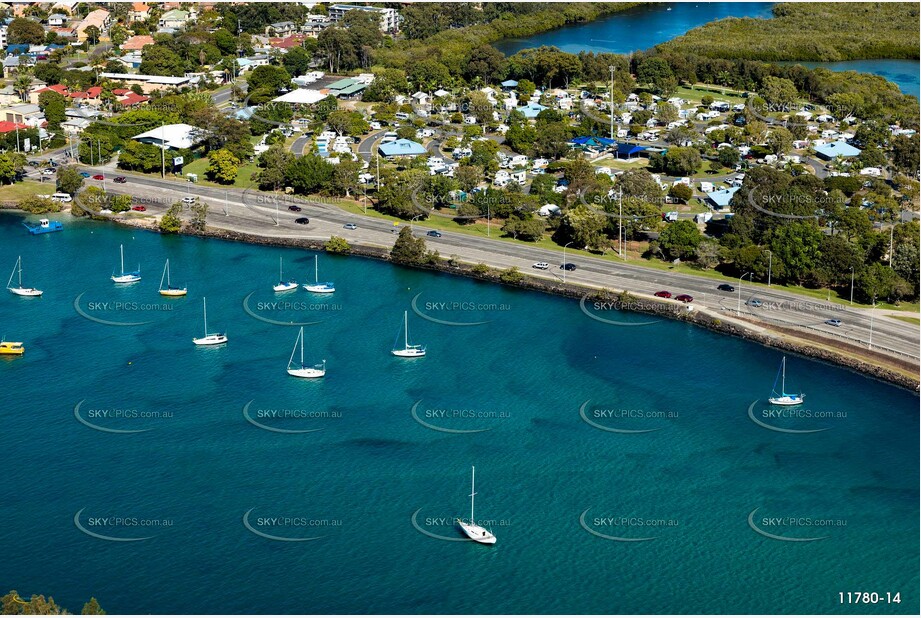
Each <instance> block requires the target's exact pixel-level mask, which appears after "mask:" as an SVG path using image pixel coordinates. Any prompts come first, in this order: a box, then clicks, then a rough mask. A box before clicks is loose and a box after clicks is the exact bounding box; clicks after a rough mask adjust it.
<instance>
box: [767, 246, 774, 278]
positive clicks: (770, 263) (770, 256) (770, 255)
mask: <svg viewBox="0 0 921 618" xmlns="http://www.w3.org/2000/svg"><path fill="white" fill-rule="evenodd" d="M765 251H767V253H768V287H771V267H772V266H773V265H774V253H773V252H771V250H770V249H765Z"/></svg>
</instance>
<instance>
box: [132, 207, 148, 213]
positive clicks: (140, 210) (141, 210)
mask: <svg viewBox="0 0 921 618" xmlns="http://www.w3.org/2000/svg"><path fill="white" fill-rule="evenodd" d="M131 210H136V211H138V212H144V211H145V210H147V207H146V206H132V207H131Z"/></svg>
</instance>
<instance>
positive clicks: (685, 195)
mask: <svg viewBox="0 0 921 618" xmlns="http://www.w3.org/2000/svg"><path fill="white" fill-rule="evenodd" d="M668 194H669V196H671V197H674V198H676V199H679V200H681V201H682V202H684V203H685V204H687V203H688V201H689V200H690V199H691V198H692V197H694V189H692V188H691V187H689V186H688V185H686V184H677V185H673V186H672V188H671V189H669V190H668Z"/></svg>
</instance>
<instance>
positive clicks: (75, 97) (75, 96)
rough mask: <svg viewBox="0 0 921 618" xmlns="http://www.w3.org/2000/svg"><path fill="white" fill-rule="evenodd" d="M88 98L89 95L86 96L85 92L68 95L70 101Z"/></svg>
mask: <svg viewBox="0 0 921 618" xmlns="http://www.w3.org/2000/svg"><path fill="white" fill-rule="evenodd" d="M88 96H89V95H88V94H86V93H85V92H71V93H70V98H71V99H85V98H87V97H88Z"/></svg>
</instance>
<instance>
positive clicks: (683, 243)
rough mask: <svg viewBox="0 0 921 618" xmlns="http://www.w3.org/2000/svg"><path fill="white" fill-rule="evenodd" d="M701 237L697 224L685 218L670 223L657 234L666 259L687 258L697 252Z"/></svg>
mask: <svg viewBox="0 0 921 618" xmlns="http://www.w3.org/2000/svg"><path fill="white" fill-rule="evenodd" d="M702 239H703V237H702V236H701V234H700V230H699V229H697V224H696V223H694V222H693V221H689V220H687V219H682V220H680V221H675V222H674V223H670V224H669V225H667V226H666V227H665V229H664V230H662V233H661V234H659V246H660V247H661V248H662V251H663V252H664V253H665V256H666V257H667V258H668V259H672V260H673V259H679V260H687V259H691V258H693V257H694V256H695V254H696V253H697V247H698V246H699V245H700V242H701V240H702Z"/></svg>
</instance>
